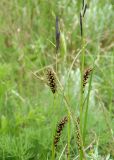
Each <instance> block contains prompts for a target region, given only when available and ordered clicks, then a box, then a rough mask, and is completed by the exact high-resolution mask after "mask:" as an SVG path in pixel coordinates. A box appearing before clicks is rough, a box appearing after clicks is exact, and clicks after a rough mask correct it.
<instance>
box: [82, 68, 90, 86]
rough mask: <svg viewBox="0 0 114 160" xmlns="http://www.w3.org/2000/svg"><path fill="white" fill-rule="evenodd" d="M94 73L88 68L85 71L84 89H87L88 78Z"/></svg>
mask: <svg viewBox="0 0 114 160" xmlns="http://www.w3.org/2000/svg"><path fill="white" fill-rule="evenodd" d="M91 71H92V68H88V69H86V70H85V73H84V76H83V88H84V87H85V85H86V83H87V80H88V77H89V75H90V73H91Z"/></svg>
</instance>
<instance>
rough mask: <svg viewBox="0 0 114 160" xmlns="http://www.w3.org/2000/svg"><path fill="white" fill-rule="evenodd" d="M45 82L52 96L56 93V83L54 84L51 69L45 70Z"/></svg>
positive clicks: (53, 75)
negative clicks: (46, 81)
mask: <svg viewBox="0 0 114 160" xmlns="http://www.w3.org/2000/svg"><path fill="white" fill-rule="evenodd" d="M47 80H48V86H49V87H50V88H51V91H52V92H53V94H54V93H55V92H56V91H57V83H56V77H55V73H54V71H53V70H52V69H51V68H48V69H47Z"/></svg>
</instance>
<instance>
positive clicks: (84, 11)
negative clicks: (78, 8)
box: [83, 4, 88, 17]
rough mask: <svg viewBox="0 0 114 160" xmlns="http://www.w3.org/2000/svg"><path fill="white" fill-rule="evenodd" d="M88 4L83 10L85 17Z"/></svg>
mask: <svg viewBox="0 0 114 160" xmlns="http://www.w3.org/2000/svg"><path fill="white" fill-rule="evenodd" d="M87 7H88V6H87V4H86V5H85V6H84V10H83V17H84V16H85V13H86V10H87Z"/></svg>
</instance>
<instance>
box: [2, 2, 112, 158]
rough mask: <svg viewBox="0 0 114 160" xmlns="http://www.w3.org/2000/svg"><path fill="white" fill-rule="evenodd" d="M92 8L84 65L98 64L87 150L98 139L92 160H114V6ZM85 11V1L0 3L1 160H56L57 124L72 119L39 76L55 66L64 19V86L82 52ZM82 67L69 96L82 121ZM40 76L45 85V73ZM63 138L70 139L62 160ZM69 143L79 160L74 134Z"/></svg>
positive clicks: (61, 54) (61, 56)
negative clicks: (57, 27) (58, 34)
mask: <svg viewBox="0 0 114 160" xmlns="http://www.w3.org/2000/svg"><path fill="white" fill-rule="evenodd" d="M87 4H88V9H87V11H86V15H85V18H84V37H85V40H86V43H87V46H86V50H85V60H86V63H85V66H86V67H88V66H92V65H93V64H95V69H94V73H93V80H92V91H91V95H90V106H89V116H88V133H87V140H86V144H87V145H89V143H91V141H92V138H93V132H94V133H95V135H96V137H97V140H96V142H97V143H96V144H95V146H94V147H93V153H92V155H93V157H94V158H93V159H95V160H97V159H99V160H101V159H103V158H104V159H105V158H106V157H109V159H110V158H112V159H114V135H113V131H114V1H113V0H88V1H87ZM81 7H82V2H81V1H79V0H54V1H52V0H9V1H8V0H1V1H0V160H39V159H40V160H46V159H51V158H50V157H51V144H52V141H53V134H54V131H55V128H56V124H57V122H58V121H59V120H60V119H61V117H62V116H64V115H65V114H66V113H67V112H66V109H65V107H64V103H63V100H62V98H61V96H60V95H57V98H56V100H54V97H53V95H52V93H51V91H50V89H49V87H47V86H46V85H45V84H44V83H42V82H41V81H40V80H38V79H37V78H36V77H35V76H34V75H33V73H34V72H36V71H39V70H40V69H43V68H44V67H46V66H48V65H53V64H55V56H56V54H55V46H54V44H55V19H56V16H58V17H59V23H60V31H61V43H60V50H59V56H58V60H59V67H58V68H59V71H58V72H59V78H60V80H61V82H62V83H63V85H64V83H65V79H66V77H67V72H68V69H69V67H70V65H71V63H72V61H73V60H74V57H75V56H76V55H77V53H78V52H79V50H80V49H81V38H80V24H79V14H80V10H81ZM79 66H80V58H79V57H78V58H77V61H76V62H75V64H74V66H73V70H72V72H71V75H70V82H69V83H68V86H67V87H66V88H67V89H66V91H65V93H66V95H68V97H69V99H70V102H71V104H72V107H73V111H74V112H76V114H77V113H78V99H79V94H78V93H79V75H80V71H79ZM38 76H41V77H43V78H45V71H42V72H39V75H38ZM65 139H66V133H64V136H63V141H61V142H60V149H59V150H58V157H59V156H60V154H61V152H62V149H61V148H63V146H64V144H65ZM71 144H72V145H71V154H72V155H71V157H72V159H73V157H76V155H77V149H76V144H75V143H74V134H73V131H72V133H71ZM88 155H89V153H88ZM107 155H108V156H107ZM58 159H59V158H58ZM62 159H65V158H64V156H63V158H62ZM88 159H89V158H88ZM107 159H108V158H107ZM110 160H111V159H110Z"/></svg>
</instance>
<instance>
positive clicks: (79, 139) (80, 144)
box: [76, 117, 82, 151]
mask: <svg viewBox="0 0 114 160" xmlns="http://www.w3.org/2000/svg"><path fill="white" fill-rule="evenodd" d="M76 140H77V146H78V150H79V151H80V150H81V149H82V142H81V136H80V119H79V117H78V118H77V119H76Z"/></svg>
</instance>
